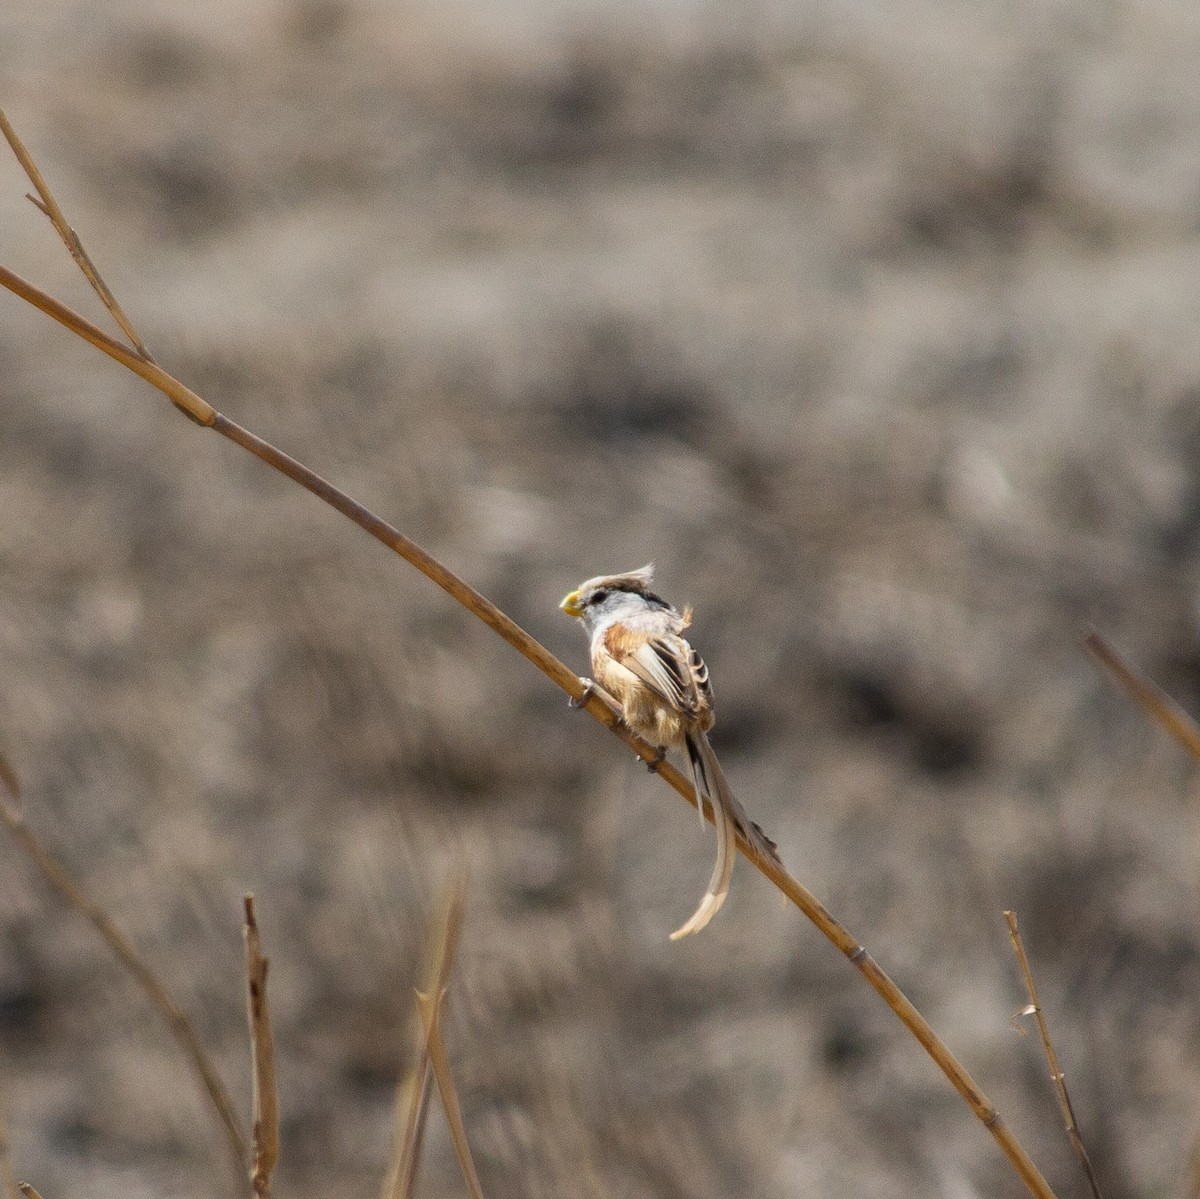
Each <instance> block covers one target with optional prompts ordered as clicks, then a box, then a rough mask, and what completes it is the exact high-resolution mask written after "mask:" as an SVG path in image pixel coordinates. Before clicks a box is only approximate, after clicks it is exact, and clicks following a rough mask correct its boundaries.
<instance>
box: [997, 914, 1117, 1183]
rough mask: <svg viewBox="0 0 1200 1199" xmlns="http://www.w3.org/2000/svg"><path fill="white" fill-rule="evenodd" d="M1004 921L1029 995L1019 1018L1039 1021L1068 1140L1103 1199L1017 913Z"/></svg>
mask: <svg viewBox="0 0 1200 1199" xmlns="http://www.w3.org/2000/svg"><path fill="white" fill-rule="evenodd" d="M1004 919H1005V920H1006V921H1007V922H1008V935H1009V937H1010V938H1011V940H1012V945H1013V952H1014V953H1015V954H1016V955H1017V962H1018V964H1019V965H1020V967H1021V977H1022V978H1023V979H1024V981H1025V990H1026V992H1027V993H1028V995H1029V1006H1028V1007H1026V1008H1023V1009H1022V1010H1021V1013H1020V1014H1021V1015H1022V1016H1032V1017H1033V1018H1034V1019H1035V1020H1036V1021H1037V1028H1038V1036H1040V1037H1041V1039H1042V1050H1043V1051H1044V1052H1045V1054H1046V1061H1047V1063H1049V1066H1050V1080H1051V1081H1052V1082H1053V1083H1054V1093H1055V1095H1056V1096H1057V1097H1058V1106H1059V1107H1060V1108H1061V1109H1062V1114H1063V1121H1064V1123H1065V1124H1066V1128H1067V1138H1068V1139H1069V1140H1070V1142H1071V1148H1072V1149H1073V1150H1074V1151H1075V1156H1076V1157H1077V1158H1079V1164H1080V1165H1081V1166H1082V1167H1083V1172H1084V1175H1085V1176H1086V1177H1087V1180H1088V1186H1089V1187H1091V1189H1092V1195H1093V1196H1094V1199H1103V1196H1102V1195H1101V1193H1100V1182H1099V1180H1098V1179H1097V1178H1096V1171H1095V1169H1094V1168H1093V1166H1092V1159H1091V1158H1090V1157H1088V1152H1087V1149H1086V1148H1085V1147H1084V1144H1083V1135H1082V1134H1081V1133H1080V1131H1079V1122H1078V1121H1077V1120H1076V1119H1075V1109H1074V1107H1073V1106H1072V1105H1071V1095H1070V1093H1069V1092H1068V1091H1067V1081H1066V1079H1065V1078H1064V1077H1063V1072H1062V1070H1061V1069H1059V1065H1058V1055H1057V1054H1056V1053H1055V1052H1054V1045H1053V1044H1052V1042H1051V1040H1050V1028H1049V1026H1048V1025H1047V1023H1046V1016H1045V1013H1044V1012H1043V1011H1042V1005H1041V1003H1040V1002H1039V1000H1038V993H1037V985H1036V984H1035V983H1034V981H1033V970H1032V969H1031V968H1030V966H1029V958H1028V957H1027V956H1026V953H1025V945H1024V943H1023V942H1022V940H1021V930H1020V929H1019V928H1018V926H1017V915H1016V913H1015V912H1005V913H1004Z"/></svg>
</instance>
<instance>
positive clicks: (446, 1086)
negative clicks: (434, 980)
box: [416, 991, 483, 1199]
mask: <svg viewBox="0 0 1200 1199" xmlns="http://www.w3.org/2000/svg"><path fill="white" fill-rule="evenodd" d="M445 994H446V993H445V991H442V992H441V993H440V994H438V995H426V994H424V993H423V992H421V991H418V992H417V993H416V995H417V1011H418V1013H419V1014H420V1016H421V1023H422V1024H423V1025H424V1026H425V1044H426V1047H427V1052H428V1054H429V1064H430V1065H431V1066H432V1067H433V1077H434V1078H435V1079H436V1080H437V1086H438V1094H440V1095H441V1097H442V1108H443V1110H444V1111H445V1113H446V1123H447V1124H448V1125H449V1126H450V1139H451V1140H452V1141H453V1142H454V1154H455V1156H456V1157H457V1158H458V1164H459V1165H460V1166H461V1167H462V1172H463V1179H464V1181H465V1182H466V1184H467V1190H468V1191H469V1192H470V1194H471V1199H483V1187H481V1186H480V1185H479V1174H478V1173H477V1172H476V1170H475V1161H474V1159H473V1158H472V1157H471V1146H470V1144H469V1143H468V1141H467V1129H466V1125H465V1124H464V1123H463V1118H462V1107H461V1105H460V1104H459V1102H458V1091H457V1090H456V1089H455V1086H454V1074H453V1073H452V1072H451V1070H450V1059H449V1058H448V1057H447V1056H446V1043H445V1041H443V1040H442V1022H441V1016H440V1014H439V1011H440V1009H441V1006H442V1000H443V998H445Z"/></svg>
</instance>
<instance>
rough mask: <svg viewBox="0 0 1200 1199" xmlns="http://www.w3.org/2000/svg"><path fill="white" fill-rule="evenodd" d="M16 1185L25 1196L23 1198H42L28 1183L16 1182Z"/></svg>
mask: <svg viewBox="0 0 1200 1199" xmlns="http://www.w3.org/2000/svg"><path fill="white" fill-rule="evenodd" d="M17 1186H18V1187H20V1189H21V1194H22V1195H24V1196H25V1199H42V1197H41V1195H39V1194H38V1193H37V1191H36V1190H35V1189H34V1188H33V1187H32V1186H30V1184H29V1183H27V1182H18V1183H17Z"/></svg>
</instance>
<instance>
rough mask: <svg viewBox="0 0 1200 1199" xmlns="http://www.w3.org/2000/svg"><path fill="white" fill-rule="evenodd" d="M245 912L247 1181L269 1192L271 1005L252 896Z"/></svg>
mask: <svg viewBox="0 0 1200 1199" xmlns="http://www.w3.org/2000/svg"><path fill="white" fill-rule="evenodd" d="M243 904H244V907H245V913H246V923H245V927H244V930H243V931H244V934H245V939H246V1012H247V1016H248V1019H249V1022H250V1053H251V1061H252V1063H253V1069H252V1075H253V1099H252V1103H253V1124H254V1162H253V1165H252V1166H251V1169H250V1182H251V1185H252V1186H253V1188H254V1194H255V1195H257V1196H260V1197H261V1199H267V1197H268V1196H269V1195H270V1194H271V1171H272V1170H274V1169H275V1163H276V1162H277V1161H278V1160H279V1098H278V1091H277V1090H276V1087H275V1039H274V1037H273V1036H272V1034H271V1005H270V1004H269V1003H268V1002H267V969H268V966H269V963H268V961H267V959H266V958H265V957H263V955H262V948H261V945H260V942H259V936H258V921H257V920H256V919H255V916H254V896H253V895H247V896H246V897H245V899H244V900H243Z"/></svg>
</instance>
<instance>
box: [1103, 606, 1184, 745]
mask: <svg viewBox="0 0 1200 1199" xmlns="http://www.w3.org/2000/svg"><path fill="white" fill-rule="evenodd" d="M1083 645H1084V648H1085V649H1086V650H1087V651H1088V653H1090V654H1091V655H1092V657H1093V658H1095V659H1096V661H1097V662H1099V663H1100V664H1101V665H1102V666H1103V667H1104V668H1105V669H1106V670H1107V671H1108V672H1109V673H1110V674H1111V675H1112V676H1113V678H1115V679H1116V680H1117V682H1118V683H1120V684H1121V686H1122V687H1124V688H1125V690H1126V691H1127V692H1128V693H1129V694H1130V696H1132V697H1133V699H1134V700H1135V701H1136V702H1137V703H1138V704H1140V705H1141V706H1142V707H1143V708H1145V710H1146V711H1147V712H1149V713H1150V715H1151V716H1152V717H1153V718H1154V719H1155V720H1156V721H1158V723H1159V724H1160V725H1162V727H1163V728H1164V729H1166V730H1167V732H1168V733H1170V734H1171V736H1172V737H1174V738H1175V740H1176V741H1178V742H1179V743H1180V744H1181V745H1182V746H1183V747H1184V749H1186V750H1187V751H1188V753H1190V754H1191V755H1192V757H1193V758H1197V759H1200V726H1198V725H1197V724H1196V722H1195V721H1194V720H1193V719H1192V718H1191V717H1190V716H1189V715H1188V714H1187V713H1186V712H1185V711H1184V710H1183V709H1182V708H1181V707H1180V706H1179V705H1178V704H1177V703H1176V702H1175V701H1174V700H1173V699H1172V698H1171V697H1170V696H1169V695H1168V694H1167V693H1166V692H1165V691H1164V690H1163V689H1162V688H1161V687H1160V686H1159V685H1158V684H1157V683H1155V682H1154V681H1153V680H1152V679H1149V678H1147V677H1146V675H1144V674H1143V673H1142V672H1141V671H1139V670H1138V669H1137V668H1136V667H1135V666H1134V665H1133V664H1132V663H1131V662H1129V661H1128V659H1126V658H1124V657H1122V655H1121V654H1119V653H1118V652H1117V650H1116V648H1115V647H1114V646H1113V644H1112V642H1110V641H1108V640H1107V639H1106V638H1105V637H1103V636H1102V635H1101V634H1100V633H1098V632H1097V631H1096V630H1095V629H1092V630H1091V632H1089V633H1088V635H1087V636H1086V637H1085V638H1084V639H1083Z"/></svg>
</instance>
